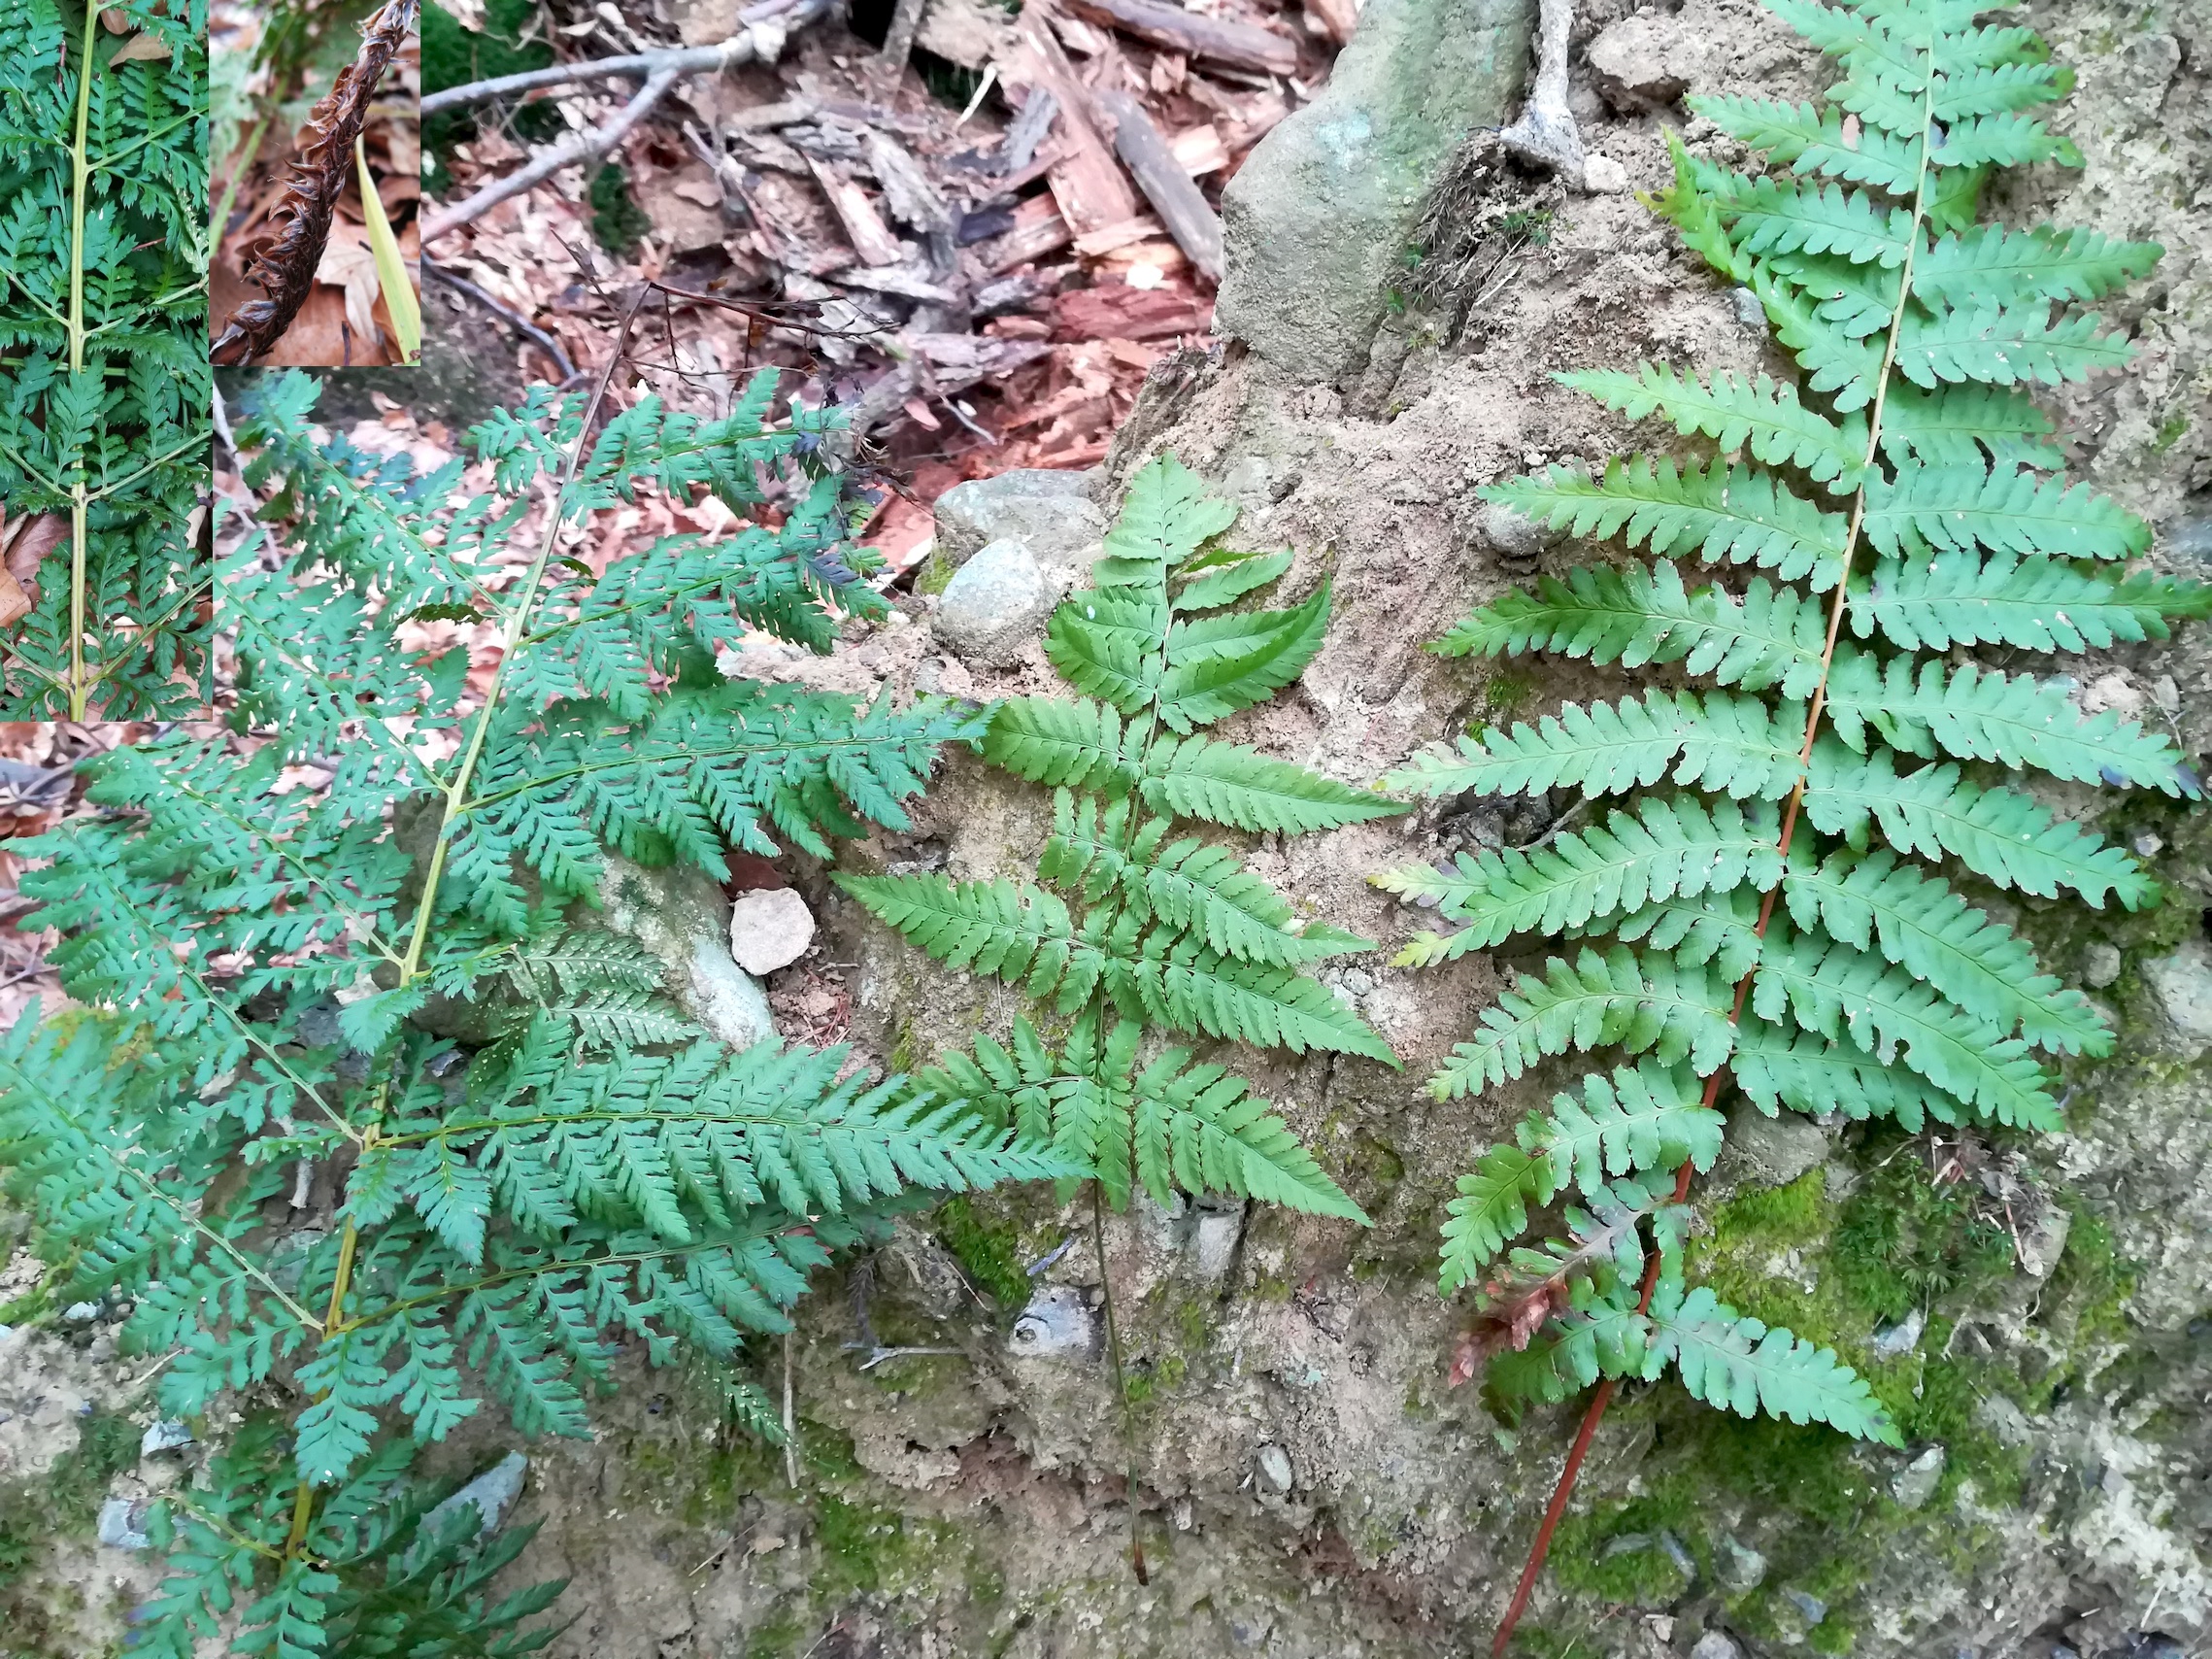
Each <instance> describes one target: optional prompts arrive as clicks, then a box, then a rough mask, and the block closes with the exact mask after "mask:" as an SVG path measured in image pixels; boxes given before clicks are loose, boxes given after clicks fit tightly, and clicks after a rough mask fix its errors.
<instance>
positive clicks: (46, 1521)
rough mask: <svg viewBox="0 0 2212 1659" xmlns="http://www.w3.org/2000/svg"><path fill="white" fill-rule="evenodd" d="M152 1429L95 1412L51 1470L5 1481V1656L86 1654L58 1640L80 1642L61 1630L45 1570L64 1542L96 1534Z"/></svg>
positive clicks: (0, 1607) (1, 1536)
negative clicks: (118, 1480)
mask: <svg viewBox="0 0 2212 1659" xmlns="http://www.w3.org/2000/svg"><path fill="white" fill-rule="evenodd" d="M144 1433H145V1431H144V1430H143V1429H142V1428H140V1427H139V1425H138V1424H136V1423H133V1422H132V1421H131V1420H130V1419H129V1418H127V1417H124V1416H121V1415H119V1414H117V1413H115V1412H108V1411H95V1412H93V1413H92V1414H91V1415H90V1416H88V1417H86V1418H85V1419H84V1422H83V1424H82V1425H81V1426H80V1429H79V1439H78V1441H77V1445H76V1448H75V1449H74V1450H72V1451H69V1452H65V1453H64V1454H63V1455H62V1456H61V1457H60V1458H59V1459H57V1460H56V1461H55V1463H54V1465H53V1467H52V1468H51V1469H50V1470H49V1471H48V1472H47V1473H45V1474H42V1475H39V1476H36V1477H34V1478H32V1479H28V1480H18V1481H12V1482H10V1483H8V1484H7V1485H4V1486H0V1659H85V1656H84V1655H83V1654H82V1653H81V1652H79V1651H78V1650H77V1649H75V1648H74V1647H65V1646H61V1645H58V1643H60V1642H73V1641H74V1640H75V1639H74V1637H73V1636H72V1635H70V1634H69V1633H67V1632H64V1631H58V1630H56V1629H55V1628H54V1624H53V1619H54V1615H55V1613H56V1612H59V1611H62V1610H64V1609H62V1608H57V1607H55V1605H54V1603H53V1601H52V1596H53V1590H52V1586H51V1585H50V1584H49V1583H48V1582H47V1581H46V1579H45V1575H44V1574H42V1573H41V1572H40V1569H41V1567H42V1566H43V1564H44V1563H45V1562H46V1561H47V1559H48V1557H49V1555H50V1552H51V1549H52V1546H53V1544H54V1542H55V1541H56V1540H62V1539H87V1538H90V1537H91V1536H92V1529H93V1525H94V1522H95V1520H96V1519H97V1517H98V1515H99V1512H100V1502H101V1500H102V1499H103V1498H104V1497H105V1496H106V1495H107V1491H108V1486H109V1483H110V1482H111V1481H113V1480H114V1479H115V1477H116V1476H117V1474H120V1473H123V1472H124V1471H125V1470H128V1469H135V1468H136V1467H137V1466H138V1442H139V1437H140V1436H141V1435H142V1434H144ZM70 1593H72V1594H76V1593H80V1592H76V1591H72V1592H70Z"/></svg>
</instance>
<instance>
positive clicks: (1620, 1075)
mask: <svg viewBox="0 0 2212 1659" xmlns="http://www.w3.org/2000/svg"><path fill="white" fill-rule="evenodd" d="M1702 1092H1703V1086H1702V1085H1701V1084H1700V1083H1699V1082H1698V1081H1697V1079H1696V1078H1695V1077H1694V1076H1693V1075H1691V1074H1690V1073H1688V1072H1686V1071H1683V1070H1680V1069H1677V1068H1674V1067H1669V1066H1654V1065H1652V1064H1651V1063H1649V1062H1646V1063H1644V1064H1642V1065H1640V1066H1616V1067H1615V1068H1614V1071H1613V1073H1612V1075H1611V1076H1610V1077H1605V1076H1600V1075H1597V1074H1594V1073H1593V1074H1592V1075H1591V1076H1589V1077H1586V1078H1584V1079H1583V1086H1582V1098H1581V1099H1580V1100H1577V1099H1576V1098H1575V1097H1574V1096H1572V1095H1555V1096H1554V1097H1553V1098H1552V1109H1551V1111H1550V1112H1549V1113H1548V1114H1546V1115H1542V1116H1538V1117H1534V1118H1531V1119H1529V1120H1528V1136H1527V1144H1528V1146H1529V1149H1530V1150H1531V1151H1535V1152H1541V1153H1542V1154H1543V1155H1544V1156H1545V1157H1546V1158H1547V1159H1549V1160H1550V1162H1551V1184H1552V1186H1553V1187H1554V1189H1555V1190H1557V1189H1563V1188H1566V1187H1569V1186H1572V1187H1575V1188H1577V1189H1578V1190H1579V1191H1580V1192H1581V1193H1582V1195H1583V1196H1584V1197H1585V1198H1590V1199H1594V1198H1598V1197H1601V1196H1602V1195H1603V1194H1604V1192H1605V1191H1606V1188H1607V1186H1608V1185H1609V1183H1610V1182H1611V1181H1612V1180H1613V1179H1614V1178H1615V1177H1617V1176H1621V1175H1627V1174H1641V1173H1643V1172H1645V1171H1647V1170H1658V1171H1659V1172H1662V1173H1667V1174H1671V1173H1673V1171H1674V1170H1675V1169H1676V1168H1679V1167H1680V1166H1681V1165H1683V1164H1684V1163H1686V1162H1687V1163H1690V1164H1693V1165H1694V1166H1695V1167H1696V1168H1699V1169H1709V1168H1712V1167H1713V1160H1714V1159H1715V1158H1717V1157H1718V1156H1720V1151H1721V1123H1722V1119H1721V1114H1720V1113H1719V1112H1717V1111H1714V1110H1713V1109H1712V1108H1711V1107H1709V1106H1704V1105H1700V1104H1698V1103H1697V1101H1698V1097H1699V1095H1700V1094H1701V1093H1702Z"/></svg>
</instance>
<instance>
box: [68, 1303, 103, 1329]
mask: <svg viewBox="0 0 2212 1659" xmlns="http://www.w3.org/2000/svg"><path fill="white" fill-rule="evenodd" d="M99 1317H100V1304H99V1303H96V1302H73V1303H70V1304H69V1305H68V1306H67V1307H65V1308H63V1309H62V1310H61V1320H62V1323H63V1324H65V1325H89V1324H91V1323H92V1321H93V1320H95V1319H97V1318H99Z"/></svg>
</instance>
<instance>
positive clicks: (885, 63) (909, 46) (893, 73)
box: [868, 0, 928, 84]
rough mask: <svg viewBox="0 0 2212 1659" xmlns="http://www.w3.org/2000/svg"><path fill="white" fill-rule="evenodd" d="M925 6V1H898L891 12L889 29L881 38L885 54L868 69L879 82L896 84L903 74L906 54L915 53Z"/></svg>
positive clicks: (880, 55) (881, 52) (880, 53)
mask: <svg viewBox="0 0 2212 1659" xmlns="http://www.w3.org/2000/svg"><path fill="white" fill-rule="evenodd" d="M927 4H928V0H898V4H897V6H896V7H895V8H893V9H892V12H891V26H890V27H889V28H888V30H886V31H885V34H884V50H883V51H880V52H878V53H877V54H876V60H875V62H874V63H872V64H870V65H869V66H868V68H869V73H870V74H871V75H873V76H874V77H875V78H876V79H877V80H878V81H880V82H883V83H885V84H891V83H895V82H896V81H897V80H898V78H899V77H900V76H901V75H903V74H905V73H906V59H907V54H908V53H910V52H912V51H914V37H915V35H916V33H917V32H919V31H920V29H921V27H922V9H923V8H924V7H925V6H926V5H927Z"/></svg>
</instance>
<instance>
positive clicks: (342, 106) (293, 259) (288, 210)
mask: <svg viewBox="0 0 2212 1659" xmlns="http://www.w3.org/2000/svg"><path fill="white" fill-rule="evenodd" d="M418 5H419V0H386V4H385V8H384V10H383V11H381V12H379V13H378V14H377V15H376V16H375V17H371V18H370V19H369V20H368V22H367V23H366V24H365V25H363V27H362V30H361V50H360V52H359V54H358V55H357V56H356V57H355V58H354V59H353V61H352V63H350V64H348V65H347V66H346V67H345V68H344V69H342V70H340V71H339V72H338V79H337V81H336V82H334V83H333V84H332V85H331V87H330V91H329V93H328V95H326V96H325V97H324V98H323V99H322V101H321V102H320V103H318V104H317V105H316V106H315V108H314V110H313V111H312V112H311V113H310V114H309V116H308V118H307V128H306V131H307V142H306V144H305V145H303V146H302V147H301V149H300V153H299V159H298V160H297V161H295V162H293V163H292V176H291V178H290V179H289V180H288V181H286V183H285V193H284V196H283V198H282V199H281V200H280V201H279V202H278V203H277V206H276V208H275V210H274V212H273V214H272V216H271V217H272V218H279V217H283V216H287V215H288V216H289V217H288V218H287V219H285V223H284V225H283V227H282V228H281V229H280V230H279V231H278V232H277V235H276V239H275V240H274V241H271V242H267V243H263V244H261V245H260V246H259V247H258V248H256V249H255V251H254V254H253V256H252V259H251V263H250V264H249V266H248V269H247V272H246V280H247V281H248V282H250V283H252V284H253V285H254V286H255V287H257V288H260V289H261V291H262V293H263V294H264V295H265V296H266V297H265V298H262V299H253V300H248V301H247V302H246V303H245V304H244V305H242V306H240V307H239V308H238V309H237V310H236V311H234V312H233V313H231V316H230V322H228V324H227V325H226V326H225V327H224V328H223V331H222V333H221V335H220V336H219V337H218V339H217V340H216V343H215V345H214V346H213V347H211V348H210V350H209V357H210V360H212V361H214V362H217V363H243V362H247V361H250V360H251V359H252V358H254V357H258V356H261V355H264V354H266V353H267V352H268V350H269V349H270V348H271V347H272V346H274V345H275V344H276V343H277V341H278V340H279V339H280V338H282V336H283V335H284V332H285V329H286V328H289V327H290V326H291V324H292V319H293V318H294V317H297V316H298V315H299V308H300V307H301V306H302V305H303V304H305V303H306V301H307V293H308V289H309V288H311V287H312V286H313V285H314V282H315V268H316V266H317V265H318V264H320V263H321V262H322V248H323V244H324V243H326V242H328V241H329V240H330V217H331V215H332V214H333V213H335V212H336V211H337V208H338V198H339V197H340V196H342V195H344V194H345V193H346V186H347V185H348V184H349V183H350V182H351V181H352V177H353V141H354V140H355V139H356V138H359V137H360V136H361V127H362V124H363V123H364V122H365V121H367V119H368V116H369V100H370V98H371V97H372V96H373V95H374V94H375V92H376V89H377V83H378V82H380V81H382V80H383V79H384V72H385V69H386V68H388V67H389V66H390V64H391V60H392V59H393V57H395V56H397V55H398V52H399V49H400V46H401V45H402V44H403V43H404V42H405V41H406V39H407V37H408V35H409V34H410V33H411V32H412V31H413V29H414V27H415V15H416V9H417V7H418Z"/></svg>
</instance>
